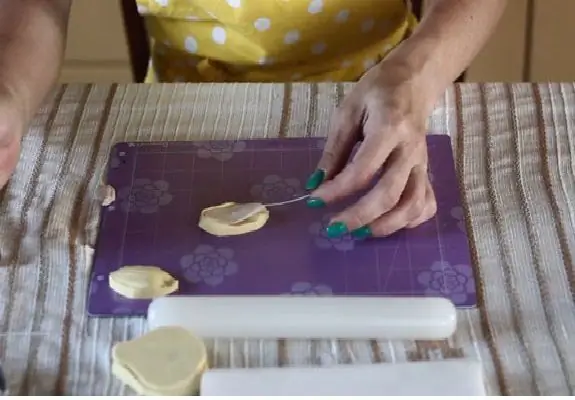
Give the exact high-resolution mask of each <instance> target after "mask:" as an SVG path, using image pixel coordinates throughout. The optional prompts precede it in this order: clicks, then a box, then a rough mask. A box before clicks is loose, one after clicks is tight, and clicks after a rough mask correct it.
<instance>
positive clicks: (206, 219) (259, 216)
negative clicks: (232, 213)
mask: <svg viewBox="0 0 575 400" xmlns="http://www.w3.org/2000/svg"><path fill="white" fill-rule="evenodd" d="M235 204H236V203H231V202H230V203H224V204H220V205H218V206H214V207H208V208H205V209H203V210H202V212H201V214H200V222H199V223H198V225H199V227H200V228H202V229H203V230H204V231H206V232H207V233H209V234H211V235H214V236H232V235H244V234H246V233H250V232H254V231H257V230H258V229H260V228H262V227H263V226H264V225H265V224H266V222H267V221H268V219H269V217H270V213H269V211H268V210H267V208H265V207H262V210H261V211H259V212H258V213H256V214H255V215H253V216H251V217H249V218H246V219H245V220H243V221H241V222H238V223H236V224H228V223H225V222H222V221H221V220H220V219H218V218H217V214H219V213H221V211H222V210H225V209H226V208H230V207H232V206H234V205H235ZM213 211H217V212H215V213H214V212H213Z"/></svg>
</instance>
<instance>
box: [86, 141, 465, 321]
mask: <svg viewBox="0 0 575 400" xmlns="http://www.w3.org/2000/svg"><path fill="white" fill-rule="evenodd" d="M324 143H325V140H324V139H318V138H306V139H265V140H240V141H205V142H162V143H159V142H149V143H119V144H117V145H116V146H115V147H114V148H113V150H112V154H111V157H110V162H109V171H108V178H107V183H108V184H109V185H111V186H113V187H114V188H115V190H116V201H115V202H114V203H113V204H112V205H111V206H108V207H104V208H102V218H101V225H100V232H99V237H98V243H97V246H96V253H95V258H94V266H93V270H92V276H91V285H90V292H89V294H88V311H89V313H90V314H91V315H101V316H106V315H110V316H111V315H116V316H122V315H144V314H145V313H146V310H147V306H148V305H149V301H147V300H129V299H125V298H123V297H122V296H120V295H118V294H116V293H114V292H113V291H112V290H111V289H109V287H108V284H107V279H108V274H109V273H110V272H112V271H114V270H116V269H118V268H120V267H121V266H124V265H156V266H159V267H161V268H162V269H164V270H165V271H167V272H169V273H171V274H172V275H173V276H174V277H176V278H177V279H178V280H179V282H180V290H179V291H178V293H177V294H196V295H266V294H286V295H288V294H301V295H350V296H353V295H364V296H370V295H389V296H391V295H394V296H443V297H447V298H450V299H451V300H452V301H453V302H454V303H455V304H456V305H457V306H459V307H472V306H475V304H476V293H475V282H474V279H473V278H474V276H473V270H472V267H471V261H470V256H469V246H468V242H467V236H466V233H465V225H464V220H463V212H462V210H461V206H460V199H459V190H458V185H457V179H456V175H455V170H454V165H453V156H452V150H451V145H450V139H449V137H448V136H444V135H429V136H428V147H429V155H430V161H429V162H430V177H431V181H432V185H433V186H434V189H435V194H436V197H437V204H438V213H437V216H436V217H435V218H434V219H432V220H431V221H429V222H427V223H425V224H423V225H422V226H420V227H418V228H416V229H411V230H403V231H401V232H400V233H397V234H395V235H393V236H391V237H388V238H384V239H377V240H366V241H356V240H353V239H352V238H351V237H350V236H349V235H348V236H345V237H343V238H340V239H329V238H327V237H326V236H325V234H324V229H325V227H326V224H327V223H328V221H329V218H330V216H332V215H333V214H334V213H335V212H336V211H337V210H340V209H342V207H345V206H346V205H349V204H352V203H353V201H355V200H356V199H357V197H354V198H350V199H349V200H348V201H345V202H342V203H340V204H337V205H334V206H332V207H328V208H326V209H310V208H308V207H307V206H306V205H305V202H300V203H294V204H290V205H287V206H284V207H280V208H277V207H276V208H273V209H270V220H269V221H268V223H267V224H266V226H265V227H264V228H262V229H261V230H259V231H256V232H254V233H251V234H247V235H243V236H232V237H226V238H217V237H213V236H211V235H209V234H207V233H205V232H203V231H201V230H200V229H199V228H198V227H197V222H198V218H199V215H200V211H201V210H202V209H203V208H205V207H208V206H212V205H216V204H220V203H223V202H227V201H235V202H250V201H262V202H265V203H268V202H276V201H284V200H287V199H290V198H294V197H297V196H299V195H302V194H304V192H305V191H304V185H305V180H306V179H307V176H308V175H309V174H310V172H311V171H313V169H314V168H315V166H316V163H317V160H318V159H319V157H320V155H321V151H322V148H323V145H324Z"/></svg>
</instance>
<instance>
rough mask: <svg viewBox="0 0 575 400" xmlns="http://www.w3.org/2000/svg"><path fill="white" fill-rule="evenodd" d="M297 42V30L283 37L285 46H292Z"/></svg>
mask: <svg viewBox="0 0 575 400" xmlns="http://www.w3.org/2000/svg"><path fill="white" fill-rule="evenodd" d="M298 40H299V31H297V30H294V31H289V32H288V33H286V34H285V36H284V43H285V44H294V43H295V42H297V41H298Z"/></svg>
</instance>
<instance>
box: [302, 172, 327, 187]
mask: <svg viewBox="0 0 575 400" xmlns="http://www.w3.org/2000/svg"><path fill="white" fill-rule="evenodd" d="M324 179H325V171H324V170H323V169H316V170H315V171H314V173H313V174H311V175H310V177H309V178H308V180H307V182H306V183H305V188H306V190H315V189H317V188H318V187H319V185H321V184H322V182H323V180H324Z"/></svg>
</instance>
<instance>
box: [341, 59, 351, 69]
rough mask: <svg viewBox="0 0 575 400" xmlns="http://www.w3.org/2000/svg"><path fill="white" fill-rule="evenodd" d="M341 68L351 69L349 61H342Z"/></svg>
mask: <svg viewBox="0 0 575 400" xmlns="http://www.w3.org/2000/svg"><path fill="white" fill-rule="evenodd" d="M341 67H342V68H349V67H351V61H349V60H344V61H343V62H342V63H341Z"/></svg>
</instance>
